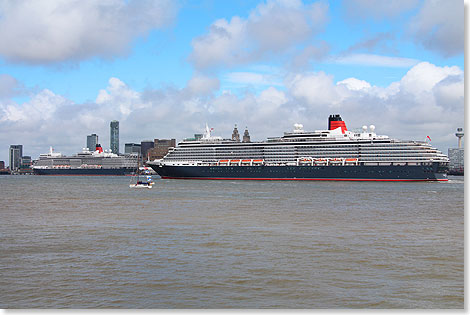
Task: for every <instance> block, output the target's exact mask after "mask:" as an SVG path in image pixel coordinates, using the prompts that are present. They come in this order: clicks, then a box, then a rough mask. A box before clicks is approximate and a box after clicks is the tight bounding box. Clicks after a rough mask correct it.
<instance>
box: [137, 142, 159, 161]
mask: <svg viewBox="0 0 470 315" xmlns="http://www.w3.org/2000/svg"><path fill="white" fill-rule="evenodd" d="M154 145H155V143H154V141H152V140H144V141H142V142H140V153H141V154H142V159H143V160H147V153H148V151H149V150H150V149H153V146H154Z"/></svg>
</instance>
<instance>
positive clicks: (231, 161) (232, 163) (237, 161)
mask: <svg viewBox="0 0 470 315" xmlns="http://www.w3.org/2000/svg"><path fill="white" fill-rule="evenodd" d="M230 165H240V160H230Z"/></svg>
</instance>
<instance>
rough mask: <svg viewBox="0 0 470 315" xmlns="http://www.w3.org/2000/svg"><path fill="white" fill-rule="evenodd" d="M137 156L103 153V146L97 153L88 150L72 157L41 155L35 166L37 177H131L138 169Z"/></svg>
mask: <svg viewBox="0 0 470 315" xmlns="http://www.w3.org/2000/svg"><path fill="white" fill-rule="evenodd" d="M137 159H138V156H137V154H135V155H126V156H122V155H117V154H114V153H111V152H105V151H103V149H102V147H101V145H99V144H97V145H96V150H95V151H90V150H88V149H87V148H85V149H83V151H82V152H80V153H77V154H75V155H72V156H65V155H62V154H61V153H58V152H54V150H53V149H52V147H51V148H50V150H49V153H44V154H40V155H39V160H38V161H37V162H36V163H35V164H34V165H33V172H34V173H35V174H37V175H129V174H132V173H133V172H135V171H136V169H137Z"/></svg>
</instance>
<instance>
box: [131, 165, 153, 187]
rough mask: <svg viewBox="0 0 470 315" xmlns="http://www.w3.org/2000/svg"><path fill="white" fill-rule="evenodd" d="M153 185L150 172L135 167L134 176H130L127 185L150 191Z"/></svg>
mask: <svg viewBox="0 0 470 315" xmlns="http://www.w3.org/2000/svg"><path fill="white" fill-rule="evenodd" d="M153 184H155V183H154V182H153V179H152V175H151V174H150V171H149V170H148V169H147V168H146V167H145V168H143V169H140V168H139V167H138V165H137V170H136V172H135V174H134V175H132V176H131V182H130V183H129V187H130V188H147V189H151V188H152V186H153Z"/></svg>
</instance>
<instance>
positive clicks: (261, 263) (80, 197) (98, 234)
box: [0, 176, 464, 309]
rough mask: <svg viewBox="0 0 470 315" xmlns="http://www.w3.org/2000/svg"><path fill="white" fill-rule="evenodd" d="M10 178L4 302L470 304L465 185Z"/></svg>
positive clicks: (0, 202)
mask: <svg viewBox="0 0 470 315" xmlns="http://www.w3.org/2000/svg"><path fill="white" fill-rule="evenodd" d="M128 184H129V178H127V177H42V176H0V197H1V198H0V222H1V227H0V308H283V309H285V308H309V309H311V308H314V309H325V308H336V309H337V308H463V307H464V181H463V177H451V179H450V180H449V181H448V182H429V183H426V182H424V183H423V182H417V183H406V182H405V183H404V182H323V181H322V182H303V181H300V182H298V181H209V180H199V181H198V180H156V184H155V186H154V188H153V189H150V190H148V189H140V190H139V189H130V188H129V186H128Z"/></svg>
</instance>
